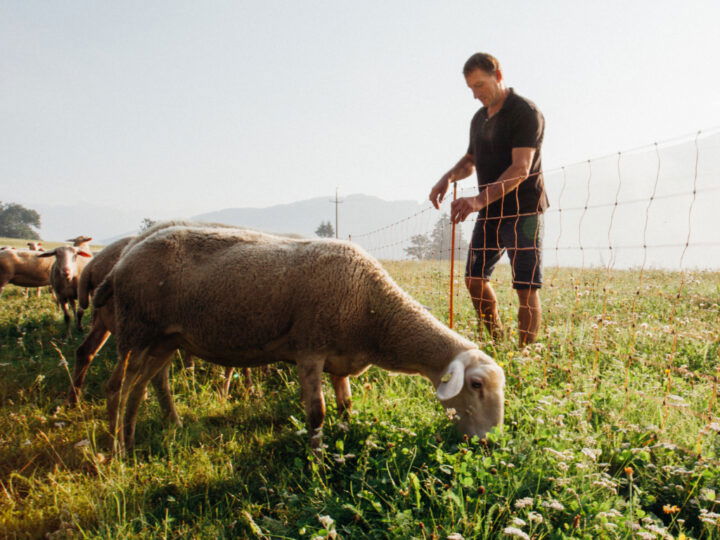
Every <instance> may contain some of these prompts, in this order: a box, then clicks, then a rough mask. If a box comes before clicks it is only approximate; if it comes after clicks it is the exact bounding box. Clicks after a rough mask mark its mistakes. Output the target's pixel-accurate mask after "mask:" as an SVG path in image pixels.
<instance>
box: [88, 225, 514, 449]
mask: <svg viewBox="0 0 720 540" xmlns="http://www.w3.org/2000/svg"><path fill="white" fill-rule="evenodd" d="M111 296H112V297H113V299H114V302H115V322H116V330H117V332H116V339H117V344H118V358H119V361H118V366H117V367H116V369H115V371H114V372H113V375H112V377H111V378H110V381H109V382H108V389H107V391H108V414H109V420H110V432H111V434H112V435H113V436H114V437H115V439H114V440H115V444H116V446H115V449H116V450H119V451H122V450H123V448H126V447H131V446H132V445H133V443H134V433H135V421H136V417H137V411H138V407H139V405H140V402H141V401H142V399H143V398H144V395H145V388H146V387H147V383H148V381H149V380H150V379H151V378H152V377H153V375H155V374H156V373H157V372H158V371H160V370H161V369H163V366H165V365H166V363H167V362H168V360H169V357H170V355H171V354H172V352H173V351H174V350H175V349H176V348H177V347H183V348H185V349H186V350H187V351H189V352H191V353H193V354H195V355H197V356H199V357H201V358H204V359H205V360H207V361H210V362H214V363H217V364H221V365H225V366H259V365H265V364H268V363H272V362H277V361H281V360H282V361H289V362H292V363H295V364H297V369H298V374H299V378H300V382H301V387H302V400H303V404H304V407H305V411H306V414H307V419H308V424H309V428H310V434H311V445H312V446H313V447H314V448H317V447H318V446H319V444H320V438H321V428H322V425H323V421H324V418H325V401H324V398H323V393H322V377H321V376H322V373H323V371H325V372H328V373H329V374H330V376H331V379H332V382H333V386H334V389H335V394H336V400H337V405H338V410H339V411H340V412H341V414H346V413H347V411H348V410H349V408H350V405H351V403H350V384H349V380H348V377H349V376H350V375H358V374H360V373H362V372H364V371H365V370H366V369H367V368H368V367H370V366H371V365H377V366H379V367H382V368H384V369H388V370H390V371H396V372H403V373H411V374H421V375H423V376H425V377H427V378H428V379H430V381H431V382H432V383H433V385H434V386H435V387H436V389H437V394H436V395H437V397H438V398H439V399H440V401H441V402H442V403H443V405H444V406H445V407H447V408H453V409H455V410H456V411H457V412H458V414H459V418H456V421H457V423H458V427H459V429H460V430H461V431H462V432H463V433H465V434H467V435H478V436H480V437H482V436H484V435H485V434H486V433H487V432H488V431H489V430H490V429H491V428H492V427H493V426H496V425H498V424H500V423H501V422H502V419H503V398H504V383H505V377H504V373H503V370H502V369H501V368H500V367H499V366H498V365H497V364H496V363H495V361H494V360H493V359H492V358H490V357H489V356H488V355H486V354H485V353H483V352H482V351H480V350H479V349H478V348H477V347H476V345H475V344H473V343H472V342H470V341H468V340H467V339H465V338H463V337H462V336H460V335H459V334H457V333H455V332H453V331H452V330H450V329H449V328H447V327H446V326H444V325H443V324H442V323H440V322H439V321H438V320H437V319H435V318H434V317H433V316H432V315H431V314H430V313H428V311H427V310H426V309H424V308H423V307H422V306H421V305H420V304H419V303H417V302H416V301H415V300H413V299H412V298H411V297H410V296H409V295H408V294H407V293H405V292H404V291H403V290H402V289H400V287H399V286H398V285H397V284H396V283H395V282H394V281H393V280H392V278H391V277H390V275H389V274H388V273H387V272H386V271H385V270H384V269H383V268H382V267H381V266H380V264H379V263H378V262H377V261H376V260H375V259H373V258H372V257H370V256H369V255H368V254H367V253H365V252H364V251H363V250H362V249H360V248H359V247H357V246H355V245H353V244H351V243H348V242H342V241H337V240H297V239H291V238H287V237H285V238H283V237H278V236H274V235H268V234H262V233H258V232H254V231H246V230H239V229H235V230H233V229H220V228H210V227H208V228H197V227H169V228H166V229H164V230H161V231H158V232H156V233H155V234H153V235H152V236H149V237H147V238H146V239H145V240H143V241H141V242H138V243H136V244H135V245H134V246H132V247H130V248H128V249H126V251H125V253H124V254H123V256H122V258H121V259H120V261H119V262H118V263H117V265H116V266H115V268H114V269H113V271H112V272H111V273H110V275H109V276H108V278H107V279H106V280H105V281H104V282H103V283H102V285H101V286H100V287H99V289H98V291H97V293H96V295H95V305H96V306H103V305H104V304H105V303H106V302H107V301H108V299H109V298H110V297H111Z"/></svg>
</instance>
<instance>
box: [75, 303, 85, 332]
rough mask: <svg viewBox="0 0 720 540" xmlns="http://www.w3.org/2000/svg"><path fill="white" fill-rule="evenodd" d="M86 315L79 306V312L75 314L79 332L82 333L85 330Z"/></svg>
mask: <svg viewBox="0 0 720 540" xmlns="http://www.w3.org/2000/svg"><path fill="white" fill-rule="evenodd" d="M84 314H85V310H84V309H83V308H81V307H80V306H78V308H77V312H76V313H75V322H76V323H77V329H78V332H82V330H83V328H82V318H83V315H84Z"/></svg>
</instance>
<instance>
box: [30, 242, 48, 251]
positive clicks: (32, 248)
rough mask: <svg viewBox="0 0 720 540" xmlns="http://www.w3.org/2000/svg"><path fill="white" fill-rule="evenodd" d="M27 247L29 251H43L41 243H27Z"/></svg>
mask: <svg viewBox="0 0 720 540" xmlns="http://www.w3.org/2000/svg"><path fill="white" fill-rule="evenodd" d="M27 246H28V249H29V250H30V251H45V248H44V247H42V242H28V243H27Z"/></svg>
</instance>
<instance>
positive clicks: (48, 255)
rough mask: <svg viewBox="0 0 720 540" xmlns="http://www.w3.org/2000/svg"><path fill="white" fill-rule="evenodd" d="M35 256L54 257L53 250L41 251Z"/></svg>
mask: <svg viewBox="0 0 720 540" xmlns="http://www.w3.org/2000/svg"><path fill="white" fill-rule="evenodd" d="M35 256H36V257H54V256H55V250H54V249H53V250H52V251H43V252H42V253H41V254H40V255H35Z"/></svg>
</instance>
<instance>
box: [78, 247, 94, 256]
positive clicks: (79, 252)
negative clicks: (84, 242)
mask: <svg viewBox="0 0 720 540" xmlns="http://www.w3.org/2000/svg"><path fill="white" fill-rule="evenodd" d="M77 254H78V255H82V256H83V257H92V255H91V254H90V253H88V252H87V251H83V250H82V249H79V250H78V252H77Z"/></svg>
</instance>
